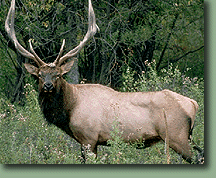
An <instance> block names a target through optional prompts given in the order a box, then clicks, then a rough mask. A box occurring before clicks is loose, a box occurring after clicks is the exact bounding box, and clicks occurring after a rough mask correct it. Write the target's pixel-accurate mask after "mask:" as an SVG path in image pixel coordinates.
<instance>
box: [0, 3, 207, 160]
mask: <svg viewBox="0 0 216 178" xmlns="http://www.w3.org/2000/svg"><path fill="white" fill-rule="evenodd" d="M92 2H93V7H94V10H95V14H96V18H97V25H98V26H99V28H100V32H99V33H97V34H96V35H95V37H94V39H93V40H91V42H89V43H88V45H87V46H86V47H85V48H84V50H82V51H81V53H80V54H79V56H78V59H79V60H78V62H76V63H75V65H74V68H73V69H72V71H71V72H70V73H69V74H68V75H67V76H66V77H67V80H68V81H69V82H72V83H89V82H91V83H101V84H104V85H108V86H111V87H113V88H115V89H117V90H119V91H123V92H135V91H157V90H162V89H165V88H167V89H171V90H173V91H176V92H178V93H180V94H183V95H185V96H188V97H190V98H193V99H195V100H196V101H197V102H198V104H199V111H198V113H197V117H196V122H195V129H194V137H193V139H194V141H195V142H196V143H197V144H198V145H199V146H201V147H202V148H203V147H204V4H203V3H204V1H203V0H182V1H174V0H165V1H158V0H151V1H150V0H92ZM9 6H10V1H9V0H1V1H0V64H1V65H0V86H1V87H0V145H1V146H0V163H3V164H10V163H45V164H47V163H78V164H79V163H80V147H79V144H77V143H76V142H75V141H74V140H71V139H70V138H69V137H68V136H67V135H66V134H65V133H63V132H62V131H61V130H59V129H58V128H56V127H54V126H48V124H47V123H46V122H45V120H44V118H43V115H42V114H41V111H40V108H39V106H38V101H37V95H38V93H37V80H35V78H33V77H31V76H30V75H29V74H27V73H26V70H25V69H24V68H23V63H25V62H31V63H33V61H30V60H28V59H25V58H23V57H22V56H20V55H19V54H18V53H17V52H16V50H15V48H14V45H13V44H12V43H11V42H10V40H9V38H8V37H7V34H6V32H5V30H4V21H5V18H6V14H7V12H8V9H9ZM15 30H16V34H17V38H18V40H19V41H20V43H21V44H22V45H23V46H25V47H26V48H27V49H28V48H29V44H28V40H29V39H34V41H33V45H34V49H35V51H36V52H37V54H38V55H39V56H40V57H41V58H42V59H43V60H44V61H46V62H52V61H54V59H55V58H56V56H57V55H58V52H59V48H60V46H61V42H62V39H66V49H65V52H66V51H69V50H70V49H72V48H73V47H75V46H76V45H77V44H78V43H79V41H80V40H82V38H83V37H84V35H85V33H86V31H87V0H86V1H80V0H71V1H65V0H57V1H54V0H44V1H39V0H31V1H29V0H28V1H27V0H17V1H16V20H15ZM112 136H113V140H110V142H109V144H110V145H111V146H110V147H102V146H101V147H100V148H99V156H98V158H95V157H94V155H92V154H91V153H90V152H89V153H88V160H87V163H103V164H106V163H111V164H114V163H150V164H151V163H166V154H165V149H164V143H161V144H159V145H155V146H153V147H151V148H148V149H145V150H136V149H135V146H136V145H128V144H125V143H124V142H122V139H121V133H119V132H118V123H114V125H113V132H112ZM194 153H195V155H196V154H197V153H196V152H194ZM170 154H171V163H173V164H177V163H181V161H180V159H179V157H178V155H177V154H176V153H175V152H173V151H172V150H170ZM183 163H184V162H183Z"/></svg>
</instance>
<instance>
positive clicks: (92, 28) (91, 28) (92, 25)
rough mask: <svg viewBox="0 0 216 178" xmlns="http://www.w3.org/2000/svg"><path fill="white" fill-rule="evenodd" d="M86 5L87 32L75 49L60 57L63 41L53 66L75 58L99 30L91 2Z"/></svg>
mask: <svg viewBox="0 0 216 178" xmlns="http://www.w3.org/2000/svg"><path fill="white" fill-rule="evenodd" d="M88 4H89V7H88V31H87V33H86V35H85V37H84V39H83V41H81V42H80V44H79V45H78V46H77V47H75V48H74V49H72V50H71V51H69V52H68V53H67V54H65V55H64V56H62V57H61V54H62V52H63V47H64V43H65V41H63V44H62V47H61V50H60V52H59V55H58V57H57V59H56V60H55V61H54V64H55V65H57V66H60V65H61V64H62V63H63V62H64V61H65V60H67V59H70V58H72V57H74V56H76V55H77V54H78V53H79V52H80V50H81V49H82V48H83V47H84V46H85V44H86V43H87V41H88V40H89V39H90V38H91V37H93V36H94V35H95V33H96V32H97V29H98V30H99V28H98V26H97V24H96V20H95V14H94V10H93V7H92V2H91V0H89V1H88Z"/></svg>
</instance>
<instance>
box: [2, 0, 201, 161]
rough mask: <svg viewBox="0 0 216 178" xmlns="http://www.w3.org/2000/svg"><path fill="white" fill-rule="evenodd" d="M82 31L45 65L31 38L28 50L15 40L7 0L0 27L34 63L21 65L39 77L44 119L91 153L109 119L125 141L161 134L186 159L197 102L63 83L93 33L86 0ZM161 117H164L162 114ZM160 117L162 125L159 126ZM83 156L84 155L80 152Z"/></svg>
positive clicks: (168, 94) (103, 139) (147, 142)
mask: <svg viewBox="0 0 216 178" xmlns="http://www.w3.org/2000/svg"><path fill="white" fill-rule="evenodd" d="M88 5H89V6H88V31H87V33H86V35H85V37H84V39H83V41H81V42H80V44H79V45H78V46H77V47H75V48H74V49H72V50H71V51H69V52H68V53H66V54H65V55H64V56H62V53H63V48H64V44H65V40H63V44H62V46H61V49H60V52H59V55H58V57H57V58H56V59H55V61H54V62H53V63H48V64H47V63H45V62H44V61H42V60H41V59H40V58H39V56H38V55H37V54H36V53H35V51H34V49H33V47H32V44H31V40H29V45H30V51H31V52H29V51H27V50H26V49H25V48H24V47H23V46H21V44H20V43H19V42H18V40H17V38H16V35H15V30H14V16H15V0H12V2H11V7H10V9H9V12H8V15H7V19H6V22H5V29H6V31H7V33H8V35H9V37H10V39H11V40H12V42H13V43H14V45H15V47H16V49H17V51H18V52H19V53H21V54H22V55H23V56H24V57H26V58H29V59H33V60H34V61H35V62H36V64H37V66H38V67H35V66H33V65H31V64H24V66H25V68H26V69H27V71H28V72H29V73H31V74H33V75H35V76H37V77H38V78H39V103H40V107H41V110H42V111H43V114H44V117H45V119H46V120H47V121H48V122H49V123H52V124H54V125H56V126H57V127H59V128H61V129H62V130H63V131H64V132H66V133H67V134H68V135H69V136H70V137H72V138H74V139H75V140H76V141H77V142H79V143H80V144H81V150H82V152H81V153H83V150H84V148H85V146H87V145H90V146H91V147H90V149H91V151H92V152H93V153H95V154H97V146H98V145H106V144H107V140H109V139H111V136H110V132H111V131H112V124H113V122H114V121H115V120H117V121H118V123H119V124H120V128H121V129H122V131H123V134H122V137H123V139H124V141H125V142H135V141H137V140H140V139H141V140H142V141H143V143H144V147H149V146H151V145H152V144H154V143H157V142H159V141H160V140H165V138H166V133H167V132H166V127H167V128H168V131H169V132H168V136H169V146H170V147H171V148H172V149H173V150H175V151H176V152H177V153H178V154H181V155H182V157H183V158H184V159H185V160H186V161H188V162H189V163H192V152H191V147H190V145H189V142H188V139H189V138H190V136H191V134H192V130H193V127H194V121H195V115H196V112H197V110H198V104H197V102H196V101H194V100H193V99H190V98H188V97H185V96H182V95H180V94H177V93H175V92H172V91H170V90H163V91H157V92H134V93H127V92H117V91H115V90H113V89H111V88H109V87H106V86H103V85H99V84H69V83H67V82H66V80H64V79H63V75H64V74H65V73H67V72H68V71H69V70H70V69H71V67H72V65H73V62H74V61H73V60H72V61H69V62H66V63H64V62H65V61H66V60H67V59H71V58H73V57H75V56H76V55H77V54H78V53H79V52H80V50H81V49H82V48H83V47H84V46H85V44H86V43H87V42H88V40H89V39H90V38H92V37H93V36H94V34H95V33H96V32H97V29H98V27H97V25H96V20H95V14H94V10H93V7H92V3H91V0H89V1H88ZM165 117H166V118H165ZM165 119H166V125H165ZM82 157H83V159H84V160H85V154H84V153H83V154H82Z"/></svg>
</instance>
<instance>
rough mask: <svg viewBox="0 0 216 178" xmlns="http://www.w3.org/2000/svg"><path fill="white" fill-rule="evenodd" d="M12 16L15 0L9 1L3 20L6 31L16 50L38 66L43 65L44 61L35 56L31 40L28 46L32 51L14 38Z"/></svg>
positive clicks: (13, 14)
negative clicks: (4, 19)
mask: <svg viewBox="0 0 216 178" xmlns="http://www.w3.org/2000/svg"><path fill="white" fill-rule="evenodd" d="M14 16H15V0H12V1H11V6H10V9H9V12H8V15H7V18H6V21H5V30H6V32H7V33H8V36H9V37H10V39H11V40H12V42H13V43H14V45H15V48H16V49H17V51H18V52H19V53H20V54H21V55H23V56H24V57H26V58H29V59H33V60H34V61H35V62H36V63H37V65H38V66H41V65H44V64H45V63H44V62H43V61H42V60H41V59H40V58H39V57H38V56H37V54H36V53H35V52H34V50H33V48H32V45H31V42H30V48H31V51H32V52H33V54H32V53H30V52H28V51H27V50H26V49H25V48H24V47H22V45H21V44H20V43H19V42H18V40H17V38H16V34H15V30H14Z"/></svg>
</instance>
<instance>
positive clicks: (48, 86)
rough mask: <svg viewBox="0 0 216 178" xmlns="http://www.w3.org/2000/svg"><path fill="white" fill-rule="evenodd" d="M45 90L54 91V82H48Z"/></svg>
mask: <svg viewBox="0 0 216 178" xmlns="http://www.w3.org/2000/svg"><path fill="white" fill-rule="evenodd" d="M44 89H45V90H46V91H52V89H53V84H52V82H46V83H45V84H44Z"/></svg>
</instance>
